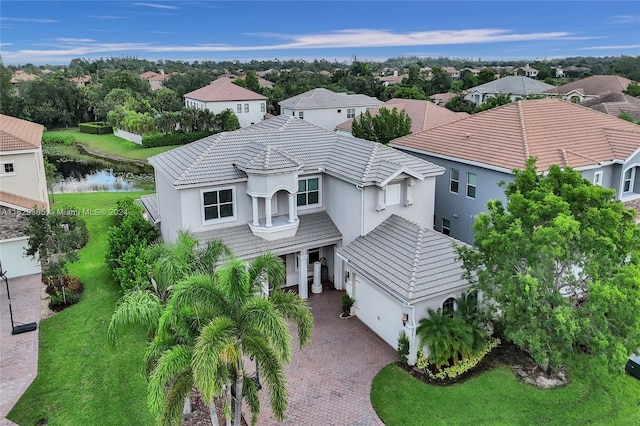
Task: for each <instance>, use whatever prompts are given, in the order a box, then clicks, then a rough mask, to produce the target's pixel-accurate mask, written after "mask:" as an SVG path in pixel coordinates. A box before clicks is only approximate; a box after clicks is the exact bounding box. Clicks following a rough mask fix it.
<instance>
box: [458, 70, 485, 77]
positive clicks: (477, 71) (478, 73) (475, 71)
mask: <svg viewBox="0 0 640 426" xmlns="http://www.w3.org/2000/svg"><path fill="white" fill-rule="evenodd" d="M462 71H469V72H470V73H471V75H472V76H474V77H477V76H479V75H480V71H481V70H480V68H462V69H461V70H460V73H462Z"/></svg>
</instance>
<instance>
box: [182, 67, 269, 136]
mask: <svg viewBox="0 0 640 426" xmlns="http://www.w3.org/2000/svg"><path fill="white" fill-rule="evenodd" d="M184 103H185V106H187V107H189V108H197V109H208V110H209V111H211V112H213V113H214V114H220V113H221V112H222V111H225V110H227V109H230V110H231V111H233V112H234V113H235V114H236V116H237V117H238V121H239V122H240V127H248V126H251V125H252V124H256V123H259V122H261V121H262V120H264V116H265V114H266V113H267V97H266V96H262V95H261V94H259V93H256V92H253V91H251V90H248V89H245V88H244V87H240V86H238V85H237V84H234V83H233V80H231V79H230V78H227V77H221V78H219V79H217V80H215V81H214V82H213V83H211V84H209V85H208V86H205V87H201V88H200V89H197V90H194V91H193V92H189V93H187V94H186V95H184Z"/></svg>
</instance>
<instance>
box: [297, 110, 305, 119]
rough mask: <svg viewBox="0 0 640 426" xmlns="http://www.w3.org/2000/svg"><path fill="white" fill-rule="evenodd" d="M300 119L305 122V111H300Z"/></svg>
mask: <svg viewBox="0 0 640 426" xmlns="http://www.w3.org/2000/svg"><path fill="white" fill-rule="evenodd" d="M298 117H300V118H301V119H303V120H304V111H300V112H299V113H298Z"/></svg>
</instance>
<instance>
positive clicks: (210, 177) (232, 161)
mask: <svg viewBox="0 0 640 426" xmlns="http://www.w3.org/2000/svg"><path fill="white" fill-rule="evenodd" d="M269 146H270V147H272V148H276V149H277V150H278V154H277V157H274V158H278V160H277V161H278V163H279V164H284V163H281V162H282V161H285V162H286V161H290V162H291V163H289V164H288V165H293V164H294V163H301V173H305V172H308V173H311V172H316V173H317V172H318V171H319V170H324V171H325V172H326V173H329V174H331V175H334V176H336V177H338V178H340V179H343V180H347V181H350V182H354V183H358V184H362V185H366V184H381V183H382V182H384V181H385V180H386V179H388V178H389V177H390V176H391V174H390V173H391V172H390V170H391V169H393V172H394V173H396V172H398V171H405V172H407V173H409V174H411V175H414V176H416V177H418V176H419V177H420V178H422V177H426V176H436V175H439V174H441V173H442V171H443V169H442V168H441V167H440V166H436V165H435V164H431V163H429V162H426V161H423V160H419V159H417V158H415V157H413V156H411V155H408V154H405V153H403V152H401V151H398V150H395V149H393V148H389V147H386V146H384V145H381V144H377V143H374V142H370V141H365V140H363V139H357V138H353V137H350V136H341V135H339V134H337V133H336V132H332V131H330V130H326V129H323V128H321V127H319V126H316V125H313V124H311V123H309V122H307V121H305V120H301V119H299V118H297V117H291V116H284V115H280V116H277V117H275V118H272V119H269V120H265V121H262V122H260V123H258V124H254V125H253V126H250V127H247V128H244V129H239V130H236V131H233V132H225V133H218V134H216V135H212V136H209V137H207V138H204V139H201V140H199V141H196V142H193V143H190V144H188V145H184V146H182V147H179V148H175V149H172V150H171V151H166V152H163V153H161V154H158V155H155V156H152V157H150V158H149V163H150V164H151V165H152V166H153V167H154V168H156V169H157V170H159V171H160V172H161V173H162V174H163V175H164V176H166V177H167V178H168V179H169V182H170V183H171V184H173V185H174V186H176V187H178V186H182V185H192V184H206V183H214V182H224V181H230V180H236V179H246V175H245V174H244V173H243V172H242V171H241V170H240V168H239V167H238V165H239V166H240V167H242V166H244V165H247V164H249V163H250V162H251V161H252V160H255V159H256V156H258V154H259V153H260V152H265V155H266V151H263V150H264V149H265V148H266V147H269ZM271 152H272V153H273V152H275V151H271ZM283 157H288V160H285V159H283ZM256 161H257V160H256ZM274 161H275V160H274Z"/></svg>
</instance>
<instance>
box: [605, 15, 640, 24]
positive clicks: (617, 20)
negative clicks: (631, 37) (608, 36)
mask: <svg viewBox="0 0 640 426" xmlns="http://www.w3.org/2000/svg"><path fill="white" fill-rule="evenodd" d="M606 22H607V23H608V24H613V25H620V24H638V23H640V15H618V16H610V17H608V18H607V20H606Z"/></svg>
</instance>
